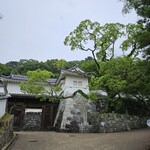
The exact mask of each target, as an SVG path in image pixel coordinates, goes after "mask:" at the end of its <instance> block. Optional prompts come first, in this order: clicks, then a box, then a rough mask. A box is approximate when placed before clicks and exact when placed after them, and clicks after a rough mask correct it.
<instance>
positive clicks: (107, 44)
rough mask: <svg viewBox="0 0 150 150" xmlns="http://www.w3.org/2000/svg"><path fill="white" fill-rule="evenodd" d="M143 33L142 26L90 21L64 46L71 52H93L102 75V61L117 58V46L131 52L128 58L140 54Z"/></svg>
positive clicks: (68, 38) (80, 27) (83, 22)
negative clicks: (77, 50) (140, 40)
mask: <svg viewBox="0 0 150 150" xmlns="http://www.w3.org/2000/svg"><path fill="white" fill-rule="evenodd" d="M141 33H142V30H141V25H138V24H128V25H123V24H120V23H109V24H105V25H102V26H101V25H100V24H99V23H98V22H92V21H90V20H84V21H81V23H80V24H79V25H78V26H77V27H76V29H74V30H73V31H72V32H70V34H69V35H68V36H67V37H66V38H65V41H64V44H65V45H69V46H70V47H71V50H75V49H79V50H83V51H91V53H92V56H93V59H94V61H95V64H96V66H97V70H98V72H99V73H100V65H99V62H100V61H108V60H111V59H112V58H114V56H115V44H116V42H117V40H118V39H123V38H122V37H124V40H123V41H122V42H121V44H120V47H121V50H122V51H123V52H124V51H127V50H130V52H129V54H128V56H129V57H135V56H136V55H137V54H138V52H139V48H140V47H139V43H138V35H139V34H141Z"/></svg>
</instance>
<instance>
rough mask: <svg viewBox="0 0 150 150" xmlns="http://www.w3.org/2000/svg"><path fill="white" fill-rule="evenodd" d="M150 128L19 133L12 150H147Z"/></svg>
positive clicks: (149, 144)
mask: <svg viewBox="0 0 150 150" xmlns="http://www.w3.org/2000/svg"><path fill="white" fill-rule="evenodd" d="M148 146H150V128H146V129H140V130H134V131H130V132H119V133H95V134H93V133H90V134H89V133H88V134H87V133H84V134H78V133H58V132H18V139H17V140H16V141H15V143H14V145H13V147H12V148H11V150H145V148H146V147H148Z"/></svg>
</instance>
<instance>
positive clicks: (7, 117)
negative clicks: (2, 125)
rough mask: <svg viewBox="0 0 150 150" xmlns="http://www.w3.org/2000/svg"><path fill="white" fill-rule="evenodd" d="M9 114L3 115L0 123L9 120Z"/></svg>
mask: <svg viewBox="0 0 150 150" xmlns="http://www.w3.org/2000/svg"><path fill="white" fill-rule="evenodd" d="M10 116H11V115H10V114H9V113H5V115H3V116H2V117H1V118H0V121H7V120H8V119H9V118H10Z"/></svg>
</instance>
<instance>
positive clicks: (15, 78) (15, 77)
mask: <svg viewBox="0 0 150 150" xmlns="http://www.w3.org/2000/svg"><path fill="white" fill-rule="evenodd" d="M10 79H13V80H21V81H28V77H27V76H23V75H16V74H11V75H10Z"/></svg>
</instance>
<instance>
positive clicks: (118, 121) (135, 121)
mask: <svg viewBox="0 0 150 150" xmlns="http://www.w3.org/2000/svg"><path fill="white" fill-rule="evenodd" d="M88 120H89V121H88V122H90V124H91V125H92V126H93V128H92V130H91V132H99V133H103V132H106V133H110V132H121V131H130V130H133V129H139V128H143V127H146V120H147V118H146V117H145V118H140V117H138V116H130V115H126V114H116V113H105V114H99V113H92V114H90V116H89V118H88Z"/></svg>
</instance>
